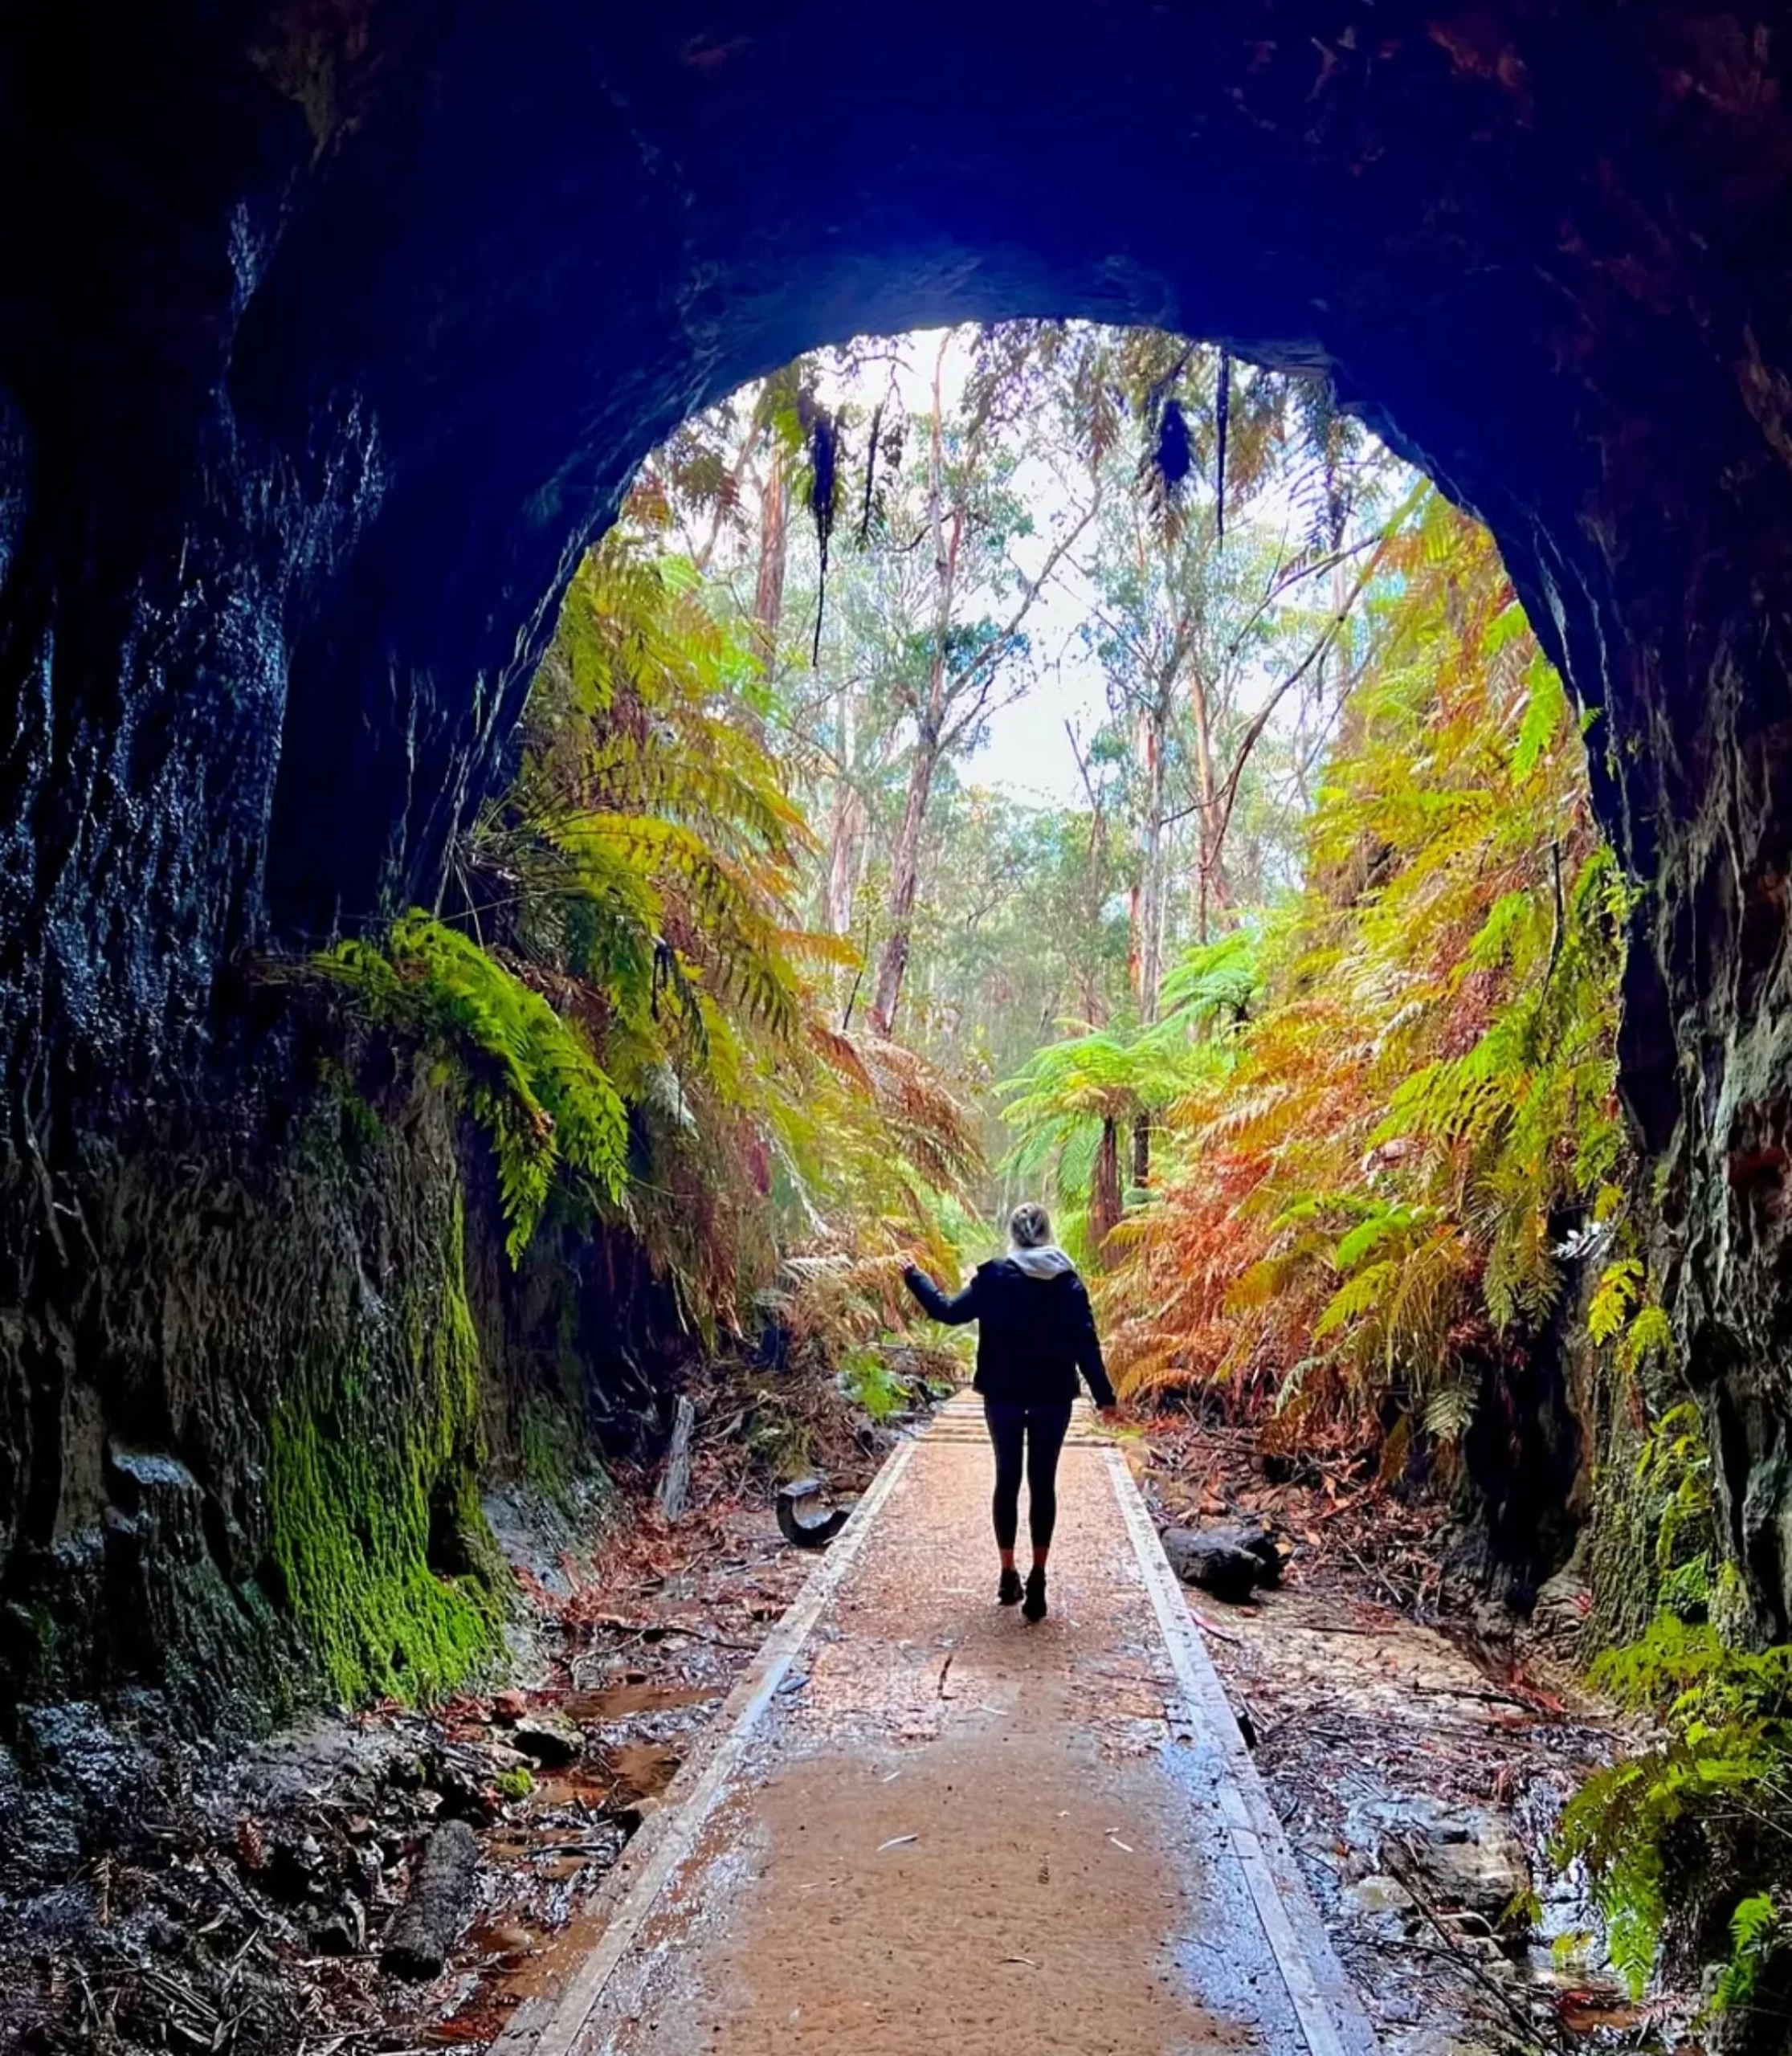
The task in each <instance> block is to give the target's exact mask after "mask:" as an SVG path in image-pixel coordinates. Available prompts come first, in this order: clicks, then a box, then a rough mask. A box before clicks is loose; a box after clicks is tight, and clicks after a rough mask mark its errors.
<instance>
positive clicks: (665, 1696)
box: [560, 1683, 722, 1727]
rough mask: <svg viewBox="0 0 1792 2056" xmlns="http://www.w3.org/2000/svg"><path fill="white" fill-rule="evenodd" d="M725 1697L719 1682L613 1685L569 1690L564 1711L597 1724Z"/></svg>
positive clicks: (571, 1715) (563, 1707) (561, 1704)
mask: <svg viewBox="0 0 1792 2056" xmlns="http://www.w3.org/2000/svg"><path fill="white" fill-rule="evenodd" d="M721 1696H722V1693H721V1688H720V1687H719V1686H716V1685H650V1684H646V1683H641V1684H622V1685H611V1686H609V1687H606V1689H605V1690H604V1691H593V1692H569V1693H568V1694H567V1695H566V1696H565V1699H562V1700H561V1703H560V1711H561V1712H562V1713H564V1714H565V1715H567V1717H568V1718H569V1719H573V1720H577V1721H582V1722H587V1723H589V1724H591V1725H592V1726H594V1727H596V1726H601V1725H602V1724H603V1723H604V1722H605V1721H607V1720H623V1719H627V1718H628V1716H629V1715H631V1714H636V1713H659V1712H661V1711H663V1710H664V1709H666V1708H667V1707H676V1706H701V1705H703V1704H704V1702H705V1701H706V1700H709V1699H720V1697H721Z"/></svg>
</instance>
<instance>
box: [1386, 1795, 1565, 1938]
mask: <svg viewBox="0 0 1792 2056" xmlns="http://www.w3.org/2000/svg"><path fill="white" fill-rule="evenodd" d="M1369 1810H1370V1813H1371V1814H1372V1815H1373V1816H1374V1819H1373V1823H1372V1832H1373V1834H1374V1840H1375V1843H1376V1850H1377V1857H1378V1861H1380V1862H1382V1864H1383V1865H1384V1866H1387V1865H1390V1863H1391V1864H1394V1865H1398V1866H1400V1867H1402V1868H1404V1867H1406V1863H1410V1866H1411V1869H1412V1870H1413V1872H1414V1874H1415V1876H1416V1879H1417V1880H1418V1885H1419V1888H1420V1890H1421V1891H1423V1893H1424V1894H1425V1895H1426V1896H1427V1897H1428V1898H1430V1899H1433V1900H1435V1902H1436V1903H1437V1904H1438V1906H1439V1907H1440V1908H1441V1909H1443V1910H1445V1911H1461V1912H1463V1913H1467V1914H1478V1915H1480V1917H1481V1918H1482V1919H1484V1921H1486V1923H1488V1927H1489V1928H1490V1929H1496V1928H1500V1927H1508V1928H1509V1927H1510V1926H1511V1925H1512V1909H1513V1907H1514V1906H1515V1905H1522V1904H1523V1903H1524V1902H1525V1901H1526V1900H1527V1899H1529V1896H1530V1893H1531V1890H1532V1885H1531V1866H1530V1859H1529V1858H1528V1857H1527V1856H1526V1855H1525V1845H1524V1844H1523V1842H1521V1841H1520V1840H1519V1839H1518V1837H1517V1836H1516V1834H1514V1833H1513V1831H1512V1828H1511V1827H1510V1826H1509V1825H1508V1823H1507V1822H1506V1821H1504V1820H1503V1819H1502V1818H1501V1817H1500V1816H1499V1815H1498V1814H1497V1813H1489V1812H1488V1811H1487V1810H1485V1809H1483V1808H1481V1807H1479V1806H1445V1805H1440V1804H1439V1802H1438V1801H1435V1800H1432V1799H1424V1798H1412V1799H1400V1800H1391V1801H1381V1802H1379V1803H1378V1804H1377V1805H1374V1806H1373V1807H1371V1808H1370V1809H1369ZM1402 1858H1404V1859H1405V1862H1402Z"/></svg>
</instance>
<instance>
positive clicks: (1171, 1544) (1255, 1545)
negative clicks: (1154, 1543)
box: [1163, 1525, 1282, 1601]
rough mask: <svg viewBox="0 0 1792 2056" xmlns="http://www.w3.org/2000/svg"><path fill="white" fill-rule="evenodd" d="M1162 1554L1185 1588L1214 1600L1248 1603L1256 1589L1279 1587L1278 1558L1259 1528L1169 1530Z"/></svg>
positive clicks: (1278, 1555) (1266, 1535) (1273, 1545)
mask: <svg viewBox="0 0 1792 2056" xmlns="http://www.w3.org/2000/svg"><path fill="white" fill-rule="evenodd" d="M1163 1544H1164V1554H1165V1556H1167V1557H1168V1558H1169V1567H1170V1569H1172V1570H1173V1571H1174V1572H1175V1573H1176V1575H1177V1576H1178V1577H1179V1578H1180V1579H1181V1580H1182V1582H1183V1584H1185V1585H1199V1586H1200V1587H1201V1588H1202V1590H1203V1591H1204V1592H1210V1593H1212V1594H1213V1595H1214V1598H1216V1599H1227V1600H1232V1601H1239V1600H1243V1599H1248V1598H1249V1597H1251V1593H1253V1592H1254V1591H1255V1589H1256V1588H1257V1587H1258V1586H1259V1585H1279V1584H1280V1582H1281V1578H1282V1558H1281V1553H1280V1551H1279V1550H1278V1549H1277V1548H1276V1544H1275V1542H1274V1540H1272V1537H1271V1536H1270V1535H1269V1533H1268V1532H1267V1530H1266V1529H1264V1528H1256V1527H1250V1526H1243V1525H1240V1526H1237V1527H1231V1528H1169V1529H1167V1530H1166V1531H1165V1534H1164V1537H1163Z"/></svg>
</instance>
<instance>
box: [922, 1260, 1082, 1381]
mask: <svg viewBox="0 0 1792 2056" xmlns="http://www.w3.org/2000/svg"><path fill="white" fill-rule="evenodd" d="M903 1278H904V1283H906V1284H907V1285H908V1289H909V1291H911V1292H912V1293H913V1294H914V1295H915V1297H916V1299H919V1300H920V1303H921V1304H922V1306H923V1307H925V1309H926V1310H927V1312H929V1313H930V1314H931V1315H932V1316H933V1318H934V1320H943V1321H946V1322H949V1323H950V1324H951V1325H952V1326H953V1327H954V1328H958V1327H961V1326H962V1325H963V1324H964V1323H965V1322H966V1321H968V1320H974V1321H975V1322H977V1323H978V1333H977V1376H976V1378H975V1379H974V1381H973V1382H974V1385H975V1388H976V1389H977V1390H978V1392H980V1393H982V1395H983V1397H985V1398H986V1399H994V1400H997V1401H1005V1402H1006V1403H1008V1404H1010V1405H1023V1406H1051V1405H1065V1406H1067V1405H1069V1404H1070V1402H1071V1401H1072V1400H1073V1399H1075V1398H1076V1373H1078V1371H1079V1370H1080V1371H1081V1372H1082V1373H1083V1375H1084V1377H1085V1378H1087V1379H1088V1385H1089V1391H1090V1393H1091V1394H1092V1396H1093V1397H1094V1400H1095V1403H1096V1405H1097V1406H1112V1405H1113V1403H1114V1389H1113V1387H1112V1385H1110V1384H1109V1383H1108V1371H1107V1366H1106V1365H1104V1363H1103V1362H1102V1360H1101V1344H1100V1341H1099V1340H1097V1339H1096V1332H1095V1314H1094V1312H1093V1310H1092V1308H1091V1307H1090V1305H1089V1295H1088V1291H1086V1290H1085V1289H1084V1284H1083V1281H1082V1279H1080V1278H1079V1277H1078V1276H1077V1275H1076V1272H1075V1271H1058V1272H1056V1273H1055V1274H1054V1275H1052V1276H1051V1277H1049V1278H1030V1277H1029V1276H1028V1275H1027V1273H1026V1272H1025V1271H1023V1270H1022V1269H1021V1267H1020V1266H1019V1265H1018V1263H1014V1262H1013V1261H1012V1260H1011V1259H1010V1258H1007V1257H998V1258H997V1259H996V1261H995V1262H994V1263H986V1264H982V1265H980V1266H979V1267H978V1271H977V1273H976V1275H975V1276H974V1278H973V1279H971V1281H970V1283H969V1284H968V1285H967V1286H966V1287H965V1289H964V1291H961V1293H959V1294H958V1295H957V1297H956V1298H955V1299H948V1298H947V1297H946V1295H945V1293H944V1292H942V1291H941V1290H940V1288H939V1287H938V1286H937V1285H936V1284H935V1283H933V1279H931V1278H929V1276H928V1275H927V1273H926V1272H925V1271H918V1270H916V1269H915V1268H914V1267H913V1266H912V1265H911V1266H910V1267H909V1268H908V1270H907V1271H904V1273H903Z"/></svg>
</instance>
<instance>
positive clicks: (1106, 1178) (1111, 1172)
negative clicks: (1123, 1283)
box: [1089, 1115, 1121, 1268]
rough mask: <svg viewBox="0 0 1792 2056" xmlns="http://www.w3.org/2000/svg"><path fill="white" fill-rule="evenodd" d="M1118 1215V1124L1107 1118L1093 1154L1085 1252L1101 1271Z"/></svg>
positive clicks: (1110, 1117)
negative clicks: (1093, 1170)
mask: <svg viewBox="0 0 1792 2056" xmlns="http://www.w3.org/2000/svg"><path fill="white" fill-rule="evenodd" d="M1120 1214H1121V1193H1120V1124H1119V1123H1118V1122H1117V1121H1116V1120H1114V1119H1113V1117H1112V1116H1111V1115H1110V1116H1108V1119H1107V1120H1104V1121H1103V1122H1102V1124H1101V1146H1100V1148H1099V1149H1097V1150H1096V1153H1095V1181H1094V1183H1093V1184H1092V1186H1091V1187H1090V1189H1089V1249H1090V1252H1091V1254H1092V1255H1093V1257H1094V1258H1095V1261H1096V1264H1097V1265H1098V1266H1099V1267H1102V1268H1105V1267H1106V1265H1107V1261H1108V1258H1107V1242H1108V1235H1109V1234H1110V1233H1111V1232H1112V1229H1113V1227H1114V1226H1115V1224H1116V1222H1118V1221H1119V1219H1120Z"/></svg>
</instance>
